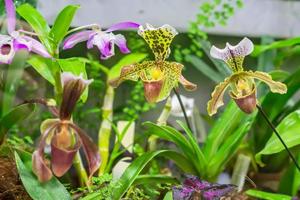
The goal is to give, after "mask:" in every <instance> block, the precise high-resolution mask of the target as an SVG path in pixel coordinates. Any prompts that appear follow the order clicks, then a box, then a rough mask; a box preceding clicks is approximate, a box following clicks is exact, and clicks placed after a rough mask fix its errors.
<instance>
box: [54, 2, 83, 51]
mask: <svg viewBox="0 0 300 200" xmlns="http://www.w3.org/2000/svg"><path fill="white" fill-rule="evenodd" d="M78 8H79V6H78V5H68V6H66V7H65V8H64V9H63V10H62V11H60V13H59V14H58V16H57V17H56V19H55V22H54V24H53V26H52V28H51V30H50V33H49V36H50V38H51V39H52V42H53V45H54V47H55V48H57V47H58V46H59V43H60V42H61V41H62V39H63V38H64V37H65V36H66V34H67V31H68V30H69V27H70V25H71V22H72V19H73V17H74V15H75V13H76V11H77V9H78Z"/></svg>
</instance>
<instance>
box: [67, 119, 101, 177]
mask: <svg viewBox="0 0 300 200" xmlns="http://www.w3.org/2000/svg"><path fill="white" fill-rule="evenodd" d="M70 127H71V128H72V129H73V130H74V131H75V132H76V133H77V134H78V136H79V138H80V140H81V142H82V147H83V151H84V154H85V156H86V159H87V162H88V166H89V180H90V181H91V178H92V176H93V174H94V173H95V172H96V171H97V170H98V168H99V167H100V163H101V158H100V155H99V151H98V147H97V145H95V144H94V142H93V140H92V138H90V137H89V136H88V134H87V133H86V132H85V131H83V130H82V129H80V128H79V127H78V126H76V125H75V124H72V123H71V124H70Z"/></svg>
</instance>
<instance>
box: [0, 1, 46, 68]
mask: <svg viewBox="0 0 300 200" xmlns="http://www.w3.org/2000/svg"><path fill="white" fill-rule="evenodd" d="M5 9H6V15H7V32H8V35H1V34H0V63H4V64H10V63H11V62H12V60H13V58H14V55H15V53H16V52H17V51H18V50H19V49H27V50H28V51H32V52H34V53H37V54H39V55H41V56H43V57H51V56H50V54H49V53H48V52H47V50H46V48H45V47H44V46H43V45H42V44H41V43H40V42H39V41H37V40H35V39H33V38H31V37H29V36H26V35H22V33H20V32H19V31H15V28H16V11H15V6H14V4H13V1H12V0H5Z"/></svg>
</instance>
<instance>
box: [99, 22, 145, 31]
mask: <svg viewBox="0 0 300 200" xmlns="http://www.w3.org/2000/svg"><path fill="white" fill-rule="evenodd" d="M139 26H140V24H137V23H134V22H120V23H117V24H114V25H112V26H111V27H110V28H108V29H107V30H106V31H105V32H113V31H118V30H124V29H129V28H138V27H139Z"/></svg>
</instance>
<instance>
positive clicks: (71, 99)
mask: <svg viewBox="0 0 300 200" xmlns="http://www.w3.org/2000/svg"><path fill="white" fill-rule="evenodd" d="M61 80H62V86H63V100H62V103H61V107H60V114H59V117H60V119H61V120H69V119H70V118H71V114H72V111H73V109H74V107H75V105H76V103H77V101H78V100H79V98H80V96H81V94H82V93H83V92H84V90H85V89H86V87H87V86H88V85H89V84H90V83H91V82H92V81H93V80H92V79H91V80H85V79H83V77H82V74H81V75H80V76H75V75H73V74H72V73H70V72H63V73H62V75H61Z"/></svg>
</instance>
